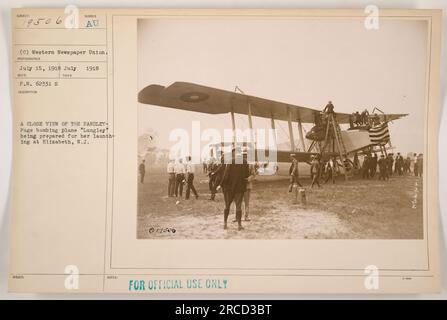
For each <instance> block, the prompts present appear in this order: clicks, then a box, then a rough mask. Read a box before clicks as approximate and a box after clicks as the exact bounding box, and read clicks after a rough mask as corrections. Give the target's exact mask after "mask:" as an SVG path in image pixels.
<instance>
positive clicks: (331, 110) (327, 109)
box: [323, 101, 334, 115]
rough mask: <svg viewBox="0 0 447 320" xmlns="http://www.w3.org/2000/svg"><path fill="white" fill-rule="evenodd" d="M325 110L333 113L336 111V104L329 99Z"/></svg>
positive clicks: (327, 112)
mask: <svg viewBox="0 0 447 320" xmlns="http://www.w3.org/2000/svg"><path fill="white" fill-rule="evenodd" d="M323 112H324V113H326V114H328V115H329V114H333V113H334V105H333V104H332V101H329V102H328V103H327V105H326V107H324V109H323Z"/></svg>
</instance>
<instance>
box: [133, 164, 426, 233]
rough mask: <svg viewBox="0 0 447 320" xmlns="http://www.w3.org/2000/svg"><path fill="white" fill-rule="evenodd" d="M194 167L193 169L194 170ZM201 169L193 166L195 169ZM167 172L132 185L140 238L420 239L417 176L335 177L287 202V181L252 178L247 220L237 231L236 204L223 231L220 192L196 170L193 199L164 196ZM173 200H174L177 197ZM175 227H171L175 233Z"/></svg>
mask: <svg viewBox="0 0 447 320" xmlns="http://www.w3.org/2000/svg"><path fill="white" fill-rule="evenodd" d="M197 169H199V168H197ZM197 171H199V170H197ZM167 182H168V178H167V175H166V174H165V170H164V169H163V170H161V169H160V170H155V169H153V170H151V171H149V172H147V174H146V178H145V183H144V184H140V183H139V186H138V224H137V226H138V227H137V228H138V230H137V237H138V239H151V238H158V239H421V238H422V237H423V216H422V215H423V214H422V213H423V210H422V179H421V178H417V177H414V176H412V175H407V176H393V177H391V178H390V180H389V181H379V180H377V177H376V178H374V179H372V180H361V179H359V178H355V177H354V178H352V179H351V180H349V181H344V178H343V177H338V179H337V181H336V184H335V185H332V184H322V188H321V189H318V188H316V189H315V188H314V189H310V188H309V186H310V181H309V179H308V178H307V179H303V180H302V181H301V182H302V184H304V187H305V189H306V196H307V205H306V206H303V205H301V204H293V194H290V193H288V192H287V188H288V180H287V179H284V178H283V179H270V181H255V183H254V188H253V190H252V194H251V202H250V218H251V221H249V222H244V221H243V226H244V228H245V230H242V231H237V223H232V222H231V221H232V220H233V219H234V208H233V209H232V211H231V213H230V217H229V228H228V229H227V230H224V229H223V207H224V202H223V195H222V193H218V194H217V196H216V201H210V200H209V197H210V192H209V190H208V178H207V176H206V175H204V174H202V173H198V174H196V177H195V187H196V189H197V191H198V192H199V199H197V200H196V199H193V198H194V197H193V196H192V197H191V199H190V200H185V199H184V194H183V198H182V199H181V198H169V197H168V196H167ZM177 201H178V202H177ZM174 229H175V232H173V231H174Z"/></svg>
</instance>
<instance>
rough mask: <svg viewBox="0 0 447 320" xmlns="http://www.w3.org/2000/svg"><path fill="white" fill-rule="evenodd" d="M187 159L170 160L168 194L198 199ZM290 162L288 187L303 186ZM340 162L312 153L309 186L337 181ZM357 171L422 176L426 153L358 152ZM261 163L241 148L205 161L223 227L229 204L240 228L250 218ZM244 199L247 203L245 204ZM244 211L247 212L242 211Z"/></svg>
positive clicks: (293, 157) (370, 176)
mask: <svg viewBox="0 0 447 320" xmlns="http://www.w3.org/2000/svg"><path fill="white" fill-rule="evenodd" d="M185 160H186V161H183V159H181V158H179V159H177V160H176V161H175V160H169V162H168V164H167V173H168V197H177V198H182V197H183V191H184V190H183V189H184V187H186V190H185V199H186V200H188V199H190V195H191V193H193V194H194V196H195V198H196V199H198V198H199V194H198V192H197V190H196V188H195V186H194V175H195V165H194V164H193V163H192V161H191V157H186V158H185ZM290 160H291V164H290V167H289V172H288V174H289V179H290V181H289V188H288V191H289V192H292V190H293V188H294V187H301V188H302V187H303V185H302V183H301V181H300V173H299V162H298V159H297V157H296V155H295V154H291V155H290ZM344 165H345V163H344V164H340V163H339V162H338V161H337V159H336V157H329V158H327V159H321V157H320V156H319V155H313V156H311V161H310V178H311V184H310V188H313V187H314V186H317V187H318V188H320V187H321V184H320V183H328V182H329V181H331V182H332V184H335V181H336V179H335V178H336V176H338V175H339V174H340V171H341V170H340V168H341V167H342V166H344ZM352 168H353V169H354V172H358V173H360V174H361V177H362V178H363V179H373V178H375V177H376V176H378V179H379V180H388V179H389V178H390V176H392V175H393V174H394V175H398V176H402V175H406V174H414V175H415V176H419V177H421V176H422V173H423V155H422V154H421V153H420V154H416V153H414V154H413V156H412V157H410V156H407V157H406V158H404V157H403V156H402V155H401V154H400V153H397V155H396V156H394V155H393V154H388V155H387V156H385V155H383V154H382V155H380V157H378V156H377V154H375V153H372V154H366V155H364V157H363V162H362V163H361V164H360V161H359V157H358V156H357V155H356V156H355V157H354V160H353V166H352ZM258 169H259V166H258V165H257V164H249V163H247V159H246V153H244V152H242V151H241V150H240V149H237V148H233V149H232V152H231V161H229V163H226V162H225V161H224V157H223V156H222V157H221V158H220V159H215V158H211V159H209V161H207V162H206V163H205V164H203V173H204V174H206V175H207V176H208V178H209V179H208V187H209V191H210V200H212V201H214V200H215V198H216V194H217V193H218V192H219V191H220V190H221V191H222V193H223V196H224V202H225V205H224V210H223V213H224V229H227V228H228V217H229V213H230V206H231V205H232V203H233V202H234V203H235V206H236V219H235V220H234V221H233V222H237V223H238V230H243V229H244V228H243V226H242V216H244V220H245V221H250V220H251V219H250V214H249V210H250V195H251V191H252V189H253V181H254V179H255V177H256V175H257V174H258ZM139 173H140V182H141V183H144V176H145V162H144V160H143V161H142V162H141V163H140V165H139ZM242 202H244V206H243V207H242ZM243 211H244V215H242V212H243Z"/></svg>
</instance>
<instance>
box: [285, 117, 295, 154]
mask: <svg viewBox="0 0 447 320" xmlns="http://www.w3.org/2000/svg"><path fill="white" fill-rule="evenodd" d="M287 111H288V114H289V119H288V121H287V122H288V124H289V137H290V151H292V152H295V139H294V138H293V128H292V112H291V111H290V108H289V109H288V110H287Z"/></svg>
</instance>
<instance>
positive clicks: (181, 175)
mask: <svg viewBox="0 0 447 320" xmlns="http://www.w3.org/2000/svg"><path fill="white" fill-rule="evenodd" d="M174 172H175V196H176V197H178V196H180V197H181V196H182V195H183V183H184V180H185V165H184V164H183V161H182V159H181V158H179V159H178V160H177V163H176V164H175V167H174Z"/></svg>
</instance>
